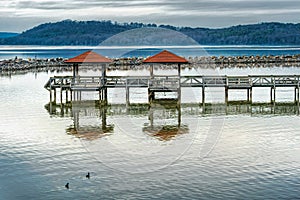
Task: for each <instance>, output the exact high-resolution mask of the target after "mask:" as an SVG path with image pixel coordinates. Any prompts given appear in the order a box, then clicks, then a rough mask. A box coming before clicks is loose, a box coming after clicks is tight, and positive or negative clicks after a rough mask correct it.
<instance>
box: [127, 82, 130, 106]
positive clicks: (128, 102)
mask: <svg viewBox="0 0 300 200" xmlns="http://www.w3.org/2000/svg"><path fill="white" fill-rule="evenodd" d="M129 95H130V88H129V87H128V86H127V87H126V105H127V106H129V105H130V100H129V99H130V96H129Z"/></svg>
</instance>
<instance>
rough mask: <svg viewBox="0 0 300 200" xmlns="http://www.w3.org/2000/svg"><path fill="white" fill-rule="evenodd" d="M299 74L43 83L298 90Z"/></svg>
mask: <svg viewBox="0 0 300 200" xmlns="http://www.w3.org/2000/svg"><path fill="white" fill-rule="evenodd" d="M299 86H300V75H276V76H271V75H259V76H253V75H251V76H181V77H178V76H155V77H152V78H151V77H149V76H107V77H106V78H104V79H102V78H101V77H100V76H78V77H76V78H73V77H72V76H54V77H51V78H49V80H48V81H47V82H46V84H45V86H44V87H45V88H46V89H47V90H52V89H56V88H63V89H71V90H87V91H88V90H99V89H100V88H101V87H107V88H114V87H120V88H124V87H149V88H150V89H153V90H160V89H161V90H164V89H165V90H176V89H177V88H179V87H228V88H229V89H239V88H240V89H247V88H251V87H299Z"/></svg>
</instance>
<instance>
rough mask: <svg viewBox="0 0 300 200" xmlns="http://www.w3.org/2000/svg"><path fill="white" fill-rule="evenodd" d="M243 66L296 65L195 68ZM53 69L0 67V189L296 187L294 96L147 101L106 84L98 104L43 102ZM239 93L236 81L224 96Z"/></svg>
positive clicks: (90, 192)
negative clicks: (0, 71)
mask: <svg viewBox="0 0 300 200" xmlns="http://www.w3.org/2000/svg"><path fill="white" fill-rule="evenodd" d="M250 72H251V73H252V74H270V73H272V74H300V71H299V69H298V68H271V69H255V71H253V69H252V70H250V69H245V70H229V69H227V70H225V71H224V70H223V71H222V70H220V71H215V72H212V71H201V73H203V74H205V73H207V74H211V73H213V74H223V73H227V74H228V73H230V74H248V73H250ZM82 73H83V72H82ZM110 73H115V72H110ZM120 73H124V72H120ZM135 73H137V72H135ZM143 73H144V72H143ZM184 73H186V74H188V73H190V72H189V71H185V72H184ZM193 73H194V72H193ZM86 74H88V72H86ZM53 75H54V74H50V73H48V74H47V73H39V74H34V73H29V74H25V75H15V76H12V77H0V97H1V100H0V101H1V102H0V111H1V112H0V121H1V123H0V138H1V145H0V199H71V198H72V199H179V198H185V199H212V198H213V199H297V198H299V197H300V190H299V186H300V156H299V155H300V147H299V143H300V122H299V121H300V116H299V108H297V107H295V106H294V105H281V104H278V105H277V106H275V107H273V106H270V105H265V104H259V105H255V106H249V105H229V106H225V105H222V104H218V105H214V106H208V107H207V108H206V109H205V110H203V108H202V107H200V106H197V105H184V106H183V107H182V109H181V111H178V110H177V109H176V108H172V107H171V108H167V107H165V106H163V105H158V106H156V107H154V108H152V109H150V110H149V109H148V107H147V106H145V105H138V106H131V107H129V108H126V107H125V106H124V105H120V104H122V103H124V102H125V94H124V93H125V91H122V90H113V91H109V98H110V100H112V102H114V104H113V105H112V106H110V107H108V108H100V107H99V106H97V105H96V104H95V103H94V102H91V101H89V102H85V103H74V104H73V105H72V107H67V106H65V107H60V106H58V107H55V106H54V105H52V106H51V107H50V105H49V104H48V103H49V102H48V101H49V93H48V91H46V90H45V89H44V88H43V85H44V83H45V82H46V80H48V78H49V77H50V76H53ZM60 75H62V74H60ZM198 92H199V94H200V91H197V90H192V91H188V90H185V91H183V96H184V97H183V98H184V99H183V100H184V102H199V99H201V97H199V95H198ZM145 93H146V92H145V91H141V90H132V91H131V98H132V99H131V101H132V102H133V103H144V102H145V101H146V98H145V96H144V94H145ZM89 95H95V97H96V96H97V95H96V94H89ZM223 95H224V91H222V90H216V91H208V95H207V98H208V101H211V102H218V103H221V102H223V100H224V96H223ZM244 95H245V93H243V92H242V91H237V92H232V93H230V97H229V98H230V99H233V100H239V99H243V98H244ZM253 95H254V101H256V102H263V101H268V100H269V97H268V95H269V91H268V90H254V94H253ZM216 96H218V97H216ZM291 100H293V90H292V89H291V90H284V89H282V90H280V91H279V92H278V101H282V102H286V101H291ZM179 124H180V128H179V129H178V125H179ZM87 172H91V178H90V179H86V177H85V175H86V174H87ZM67 182H69V183H70V189H69V190H67V189H66V188H65V187H64V185H65V184H66V183H67Z"/></svg>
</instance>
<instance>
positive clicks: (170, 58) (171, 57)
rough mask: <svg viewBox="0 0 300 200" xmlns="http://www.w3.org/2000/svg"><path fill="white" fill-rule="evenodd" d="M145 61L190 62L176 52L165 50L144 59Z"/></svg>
mask: <svg viewBox="0 0 300 200" xmlns="http://www.w3.org/2000/svg"><path fill="white" fill-rule="evenodd" d="M144 63H188V61H187V60H186V59H185V58H183V57H180V56H177V55H176V54H174V53H171V52H169V51H167V50H164V51H162V52H160V53H158V54H156V55H154V56H151V57H149V58H147V59H145V60H144Z"/></svg>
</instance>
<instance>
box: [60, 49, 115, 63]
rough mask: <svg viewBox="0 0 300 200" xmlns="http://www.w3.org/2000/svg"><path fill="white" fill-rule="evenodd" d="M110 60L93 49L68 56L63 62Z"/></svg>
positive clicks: (102, 61) (103, 61)
mask: <svg viewBox="0 0 300 200" xmlns="http://www.w3.org/2000/svg"><path fill="white" fill-rule="evenodd" d="M111 62H112V61H111V60H110V59H108V58H106V57H104V56H102V55H100V54H98V53H95V52H93V51H87V52H84V53H83V54H80V55H79V56H76V57H74V58H70V59H68V60H66V61H65V63H111Z"/></svg>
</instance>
